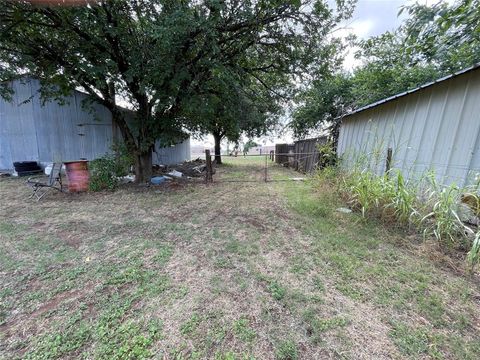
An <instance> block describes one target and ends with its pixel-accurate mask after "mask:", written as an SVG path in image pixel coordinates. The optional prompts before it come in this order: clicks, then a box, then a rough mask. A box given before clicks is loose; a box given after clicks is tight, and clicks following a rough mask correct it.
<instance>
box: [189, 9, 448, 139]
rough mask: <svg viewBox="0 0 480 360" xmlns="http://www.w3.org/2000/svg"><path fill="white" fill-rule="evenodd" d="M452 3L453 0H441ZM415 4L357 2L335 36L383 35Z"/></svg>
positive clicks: (348, 61)
mask: <svg viewBox="0 0 480 360" xmlns="http://www.w3.org/2000/svg"><path fill="white" fill-rule="evenodd" d="M439 1H441V0H418V2H419V3H424V4H427V5H433V4H436V3H438V2H439ZM443 1H448V2H450V3H451V2H453V1H454V0H443ZM329 2H330V3H334V0H329ZM413 2H415V0H358V1H357V5H356V7H355V11H354V13H353V16H352V17H351V18H350V19H349V20H347V21H345V22H344V23H342V24H341V25H340V28H341V29H339V30H338V32H337V33H336V35H337V36H347V35H348V34H355V35H356V36H357V37H358V38H363V39H367V38H369V37H371V36H376V35H380V34H382V33H384V32H385V31H389V30H394V29H396V28H398V26H400V24H401V22H402V20H403V19H404V18H405V14H402V15H401V17H398V12H399V10H400V7H401V6H403V5H408V4H411V3H413ZM354 51H355V50H354V49H352V50H351V51H350V52H349V53H348V54H347V56H346V58H345V62H344V68H345V69H346V70H352V69H353V68H354V67H355V66H356V65H358V62H357V60H355V58H354ZM256 140H257V141H258V140H260V142H262V143H265V144H266V145H271V144H273V143H275V142H283V141H286V142H291V141H292V140H293V139H292V137H291V135H289V134H286V135H284V136H283V137H276V138H272V137H270V138H265V139H256ZM201 143H205V145H206V146H209V145H210V144H211V143H213V139H212V138H211V137H205V138H204V140H203V141H199V140H193V139H192V144H201Z"/></svg>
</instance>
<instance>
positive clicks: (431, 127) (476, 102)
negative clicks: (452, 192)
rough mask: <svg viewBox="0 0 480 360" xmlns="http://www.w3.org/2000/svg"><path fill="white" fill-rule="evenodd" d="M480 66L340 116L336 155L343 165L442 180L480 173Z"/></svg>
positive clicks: (462, 180)
mask: <svg viewBox="0 0 480 360" xmlns="http://www.w3.org/2000/svg"><path fill="white" fill-rule="evenodd" d="M479 137H480V70H474V71H470V72H468V73H465V74H462V75H458V76H456V77H453V78H449V79H447V80H445V81H442V82H440V83H436V84H434V85H432V86H430V87H428V88H424V89H421V90H418V91H416V92H414V93H411V94H408V95H405V96H403V97H400V98H397V99H393V100H391V101H388V102H384V103H381V104H379V105H377V106H375V107H371V108H367V109H365V110H363V111H361V112H357V113H353V114H351V115H348V116H346V117H345V118H344V120H343V123H342V126H341V129H340V137H339V143H338V153H339V155H340V156H342V157H343V158H344V163H345V165H346V166H347V167H352V166H354V165H357V166H362V167H369V168H370V169H372V170H373V171H375V172H376V173H378V174H381V173H383V172H384V171H385V161H386V153H387V149H388V148H389V147H390V148H392V149H393V164H392V166H393V168H394V169H399V170H401V171H402V172H403V173H404V175H406V176H408V177H410V178H415V177H417V178H418V177H419V176H421V175H422V174H424V173H425V172H426V171H429V170H433V171H434V172H435V174H436V176H437V178H438V179H439V181H441V182H442V183H444V184H449V183H453V182H455V183H457V184H458V185H464V184H466V183H469V182H471V181H472V180H473V176H474V174H475V173H479V172H480V140H479Z"/></svg>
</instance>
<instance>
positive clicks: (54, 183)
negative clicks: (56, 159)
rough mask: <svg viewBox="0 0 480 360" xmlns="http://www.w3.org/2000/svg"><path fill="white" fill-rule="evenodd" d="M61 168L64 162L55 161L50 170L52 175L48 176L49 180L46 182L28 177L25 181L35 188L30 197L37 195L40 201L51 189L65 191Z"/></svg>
mask: <svg viewBox="0 0 480 360" xmlns="http://www.w3.org/2000/svg"><path fill="white" fill-rule="evenodd" d="M61 170H62V163H53V166H52V171H50V175H49V176H48V181H47V182H46V183H45V182H41V181H38V180H32V178H28V180H27V181H26V182H25V183H26V184H27V185H28V186H30V187H31V188H32V190H33V192H32V195H30V197H29V199H31V198H33V197H35V198H36V199H37V201H40V199H41V198H43V197H44V196H45V195H46V194H47V193H48V192H49V191H50V189H55V190H58V191H61V192H63V185H62V174H61Z"/></svg>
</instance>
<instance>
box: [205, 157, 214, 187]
mask: <svg viewBox="0 0 480 360" xmlns="http://www.w3.org/2000/svg"><path fill="white" fill-rule="evenodd" d="M205 161H206V165H207V166H206V173H205V182H206V183H207V184H209V183H211V182H213V176H212V174H213V171H212V157H211V156H210V150H205Z"/></svg>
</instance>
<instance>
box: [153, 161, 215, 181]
mask: <svg viewBox="0 0 480 360" xmlns="http://www.w3.org/2000/svg"><path fill="white" fill-rule="evenodd" d="M206 168H207V165H206V164H205V160H202V159H200V158H198V159H196V160H192V161H185V162H183V163H181V164H177V165H168V166H166V165H157V166H155V167H154V170H155V173H156V174H159V175H163V176H165V175H167V176H171V177H175V178H180V177H187V178H188V177H201V176H204V175H205V172H206Z"/></svg>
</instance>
